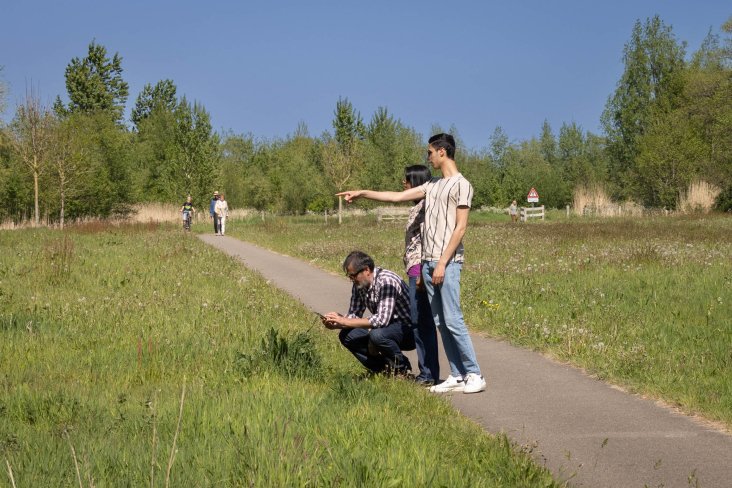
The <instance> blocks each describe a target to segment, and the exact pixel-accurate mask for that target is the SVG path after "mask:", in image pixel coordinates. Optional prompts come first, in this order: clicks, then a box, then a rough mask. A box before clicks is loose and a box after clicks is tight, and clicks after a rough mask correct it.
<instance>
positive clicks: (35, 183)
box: [33, 156, 38, 227]
mask: <svg viewBox="0 0 732 488" xmlns="http://www.w3.org/2000/svg"><path fill="white" fill-rule="evenodd" d="M35 159H36V157H35V156H33V160H34V161H35ZM33 190H34V191H35V203H36V205H35V213H34V214H33V227H38V171H33Z"/></svg>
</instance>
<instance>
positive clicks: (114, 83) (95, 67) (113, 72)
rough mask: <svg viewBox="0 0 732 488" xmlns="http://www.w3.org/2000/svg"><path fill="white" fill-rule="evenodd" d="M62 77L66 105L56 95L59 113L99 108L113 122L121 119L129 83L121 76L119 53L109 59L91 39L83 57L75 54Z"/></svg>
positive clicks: (56, 108)
mask: <svg viewBox="0 0 732 488" xmlns="http://www.w3.org/2000/svg"><path fill="white" fill-rule="evenodd" d="M65 77H66V90H67V92H68V96H69V104H68V106H64V104H63V103H62V102H61V98H60V97H57V98H56V103H55V104H54V110H55V112H56V113H57V114H58V115H59V116H64V115H66V114H68V113H72V114H76V113H84V114H89V113H92V112H95V111H98V110H99V111H103V112H106V113H108V114H109V116H110V117H111V118H112V120H114V121H120V120H121V119H122V113H123V112H124V105H125V102H126V101H127V97H128V96H129V92H128V88H129V86H128V85H127V82H126V81H124V80H123V79H122V57H121V56H120V55H119V53H115V55H114V57H113V58H112V59H111V60H110V59H109V58H108V57H107V48H106V47H104V46H102V45H101V44H96V43H95V42H94V41H92V42H91V43H90V44H89V52H88V54H87V56H86V57H85V58H83V59H79V58H78V57H75V58H73V59H72V60H71V62H70V63H69V64H68V66H67V67H66V75H65Z"/></svg>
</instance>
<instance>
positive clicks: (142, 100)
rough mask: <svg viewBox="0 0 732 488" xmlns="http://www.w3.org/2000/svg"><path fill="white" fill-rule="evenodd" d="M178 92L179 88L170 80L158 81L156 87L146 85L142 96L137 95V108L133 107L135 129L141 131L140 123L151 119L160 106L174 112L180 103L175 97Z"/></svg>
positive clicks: (132, 119) (132, 117) (132, 116)
mask: <svg viewBox="0 0 732 488" xmlns="http://www.w3.org/2000/svg"><path fill="white" fill-rule="evenodd" d="M176 91H177V87H176V86H175V85H174V84H173V82H172V81H170V80H161V81H158V82H157V84H156V85H155V87H153V86H151V85H150V83H148V84H147V85H145V87H144V88H143V89H142V91H141V92H140V94H139V95H137V101H136V102H135V106H134V107H132V114H131V115H130V120H131V121H132V123H133V124H135V127H136V128H138V130H139V125H140V122H141V121H142V120H143V119H147V118H149V117H150V116H151V115H152V113H153V111H154V110H155V109H156V108H157V107H158V106H160V107H162V109H163V110H166V111H168V112H172V111H174V110H175V107H176V105H177V102H178V100H177V98H176V96H175V93H176Z"/></svg>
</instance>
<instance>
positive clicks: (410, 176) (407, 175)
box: [404, 164, 432, 188]
mask: <svg viewBox="0 0 732 488" xmlns="http://www.w3.org/2000/svg"><path fill="white" fill-rule="evenodd" d="M431 178H432V173H431V172H430V169H429V168H428V167H427V166H424V165H422V164H415V165H413V166H407V167H406V168H404V179H405V180H406V181H407V183H409V184H410V185H411V186H412V188H417V187H418V186H420V185H424V184H425V183H427V182H428V181H430V179H431Z"/></svg>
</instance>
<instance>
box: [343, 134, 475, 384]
mask: <svg viewBox="0 0 732 488" xmlns="http://www.w3.org/2000/svg"><path fill="white" fill-rule="evenodd" d="M427 160H428V161H429V162H430V164H432V167H433V168H435V169H436V170H439V171H440V172H441V173H442V178H432V179H431V180H430V181H428V182H427V183H425V184H424V185H422V186H418V187H417V188H411V189H409V190H405V191H403V192H377V191H371V190H357V191H347V192H343V193H339V194H338V195H342V196H343V197H344V198H345V199H346V201H347V202H352V201H354V200H357V199H359V198H367V199H370V200H377V201H380V202H389V203H397V202H408V201H411V200H419V199H422V198H424V199H425V226H424V232H423V234H422V277H423V279H424V281H425V285H426V286H427V293H428V295H429V300H430V308H431V309H432V315H433V316H434V319H435V324H436V325H437V326H438V327H439V329H440V335H441V337H442V344H443V347H444V348H445V354H446V355H447V359H448V361H449V362H450V370H451V374H450V376H448V377H447V379H446V380H445V381H444V382H443V383H441V384H439V385H435V386H433V387H432V388H430V391H432V392H435V393H443V392H449V391H463V392H465V393H477V392H479V391H483V390H485V386H486V384H485V380H484V379H483V376H482V375H481V373H480V367H479V366H478V361H477V359H476V357H475V351H474V350H473V342H472V341H471V340H470V335H469V334H468V329H467V327H466V326H465V321H464V319H463V313H462V310H461V309H460V273H461V271H462V263H463V255H464V251H463V244H462V239H463V236H464V235H465V229H466V227H467V223H468V212H469V211H470V204H471V201H472V199H473V187H472V186H471V185H470V182H468V180H466V179H465V178H464V177H463V175H461V174H460V172H459V171H458V169H457V166H456V165H455V139H454V138H453V137H452V136H451V135H449V134H437V135H434V136H432V137H430V140H429V150H428V152H427Z"/></svg>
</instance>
